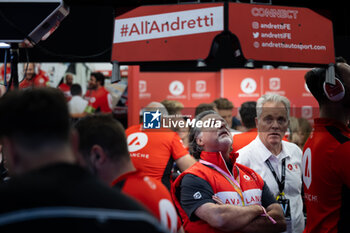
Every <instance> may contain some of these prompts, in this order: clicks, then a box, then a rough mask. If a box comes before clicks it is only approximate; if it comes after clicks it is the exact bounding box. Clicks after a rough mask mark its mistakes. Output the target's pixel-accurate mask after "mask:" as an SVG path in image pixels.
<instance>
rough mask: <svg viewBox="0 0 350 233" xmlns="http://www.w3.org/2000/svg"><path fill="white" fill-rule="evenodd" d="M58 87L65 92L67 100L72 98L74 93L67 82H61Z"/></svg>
mask: <svg viewBox="0 0 350 233" xmlns="http://www.w3.org/2000/svg"><path fill="white" fill-rule="evenodd" d="M58 88H59V89H60V90H61V91H62V92H63V94H64V96H65V97H66V99H67V101H69V100H70V99H72V94H71V93H70V86H69V85H67V84H66V83H61V84H60V85H59V86H58Z"/></svg>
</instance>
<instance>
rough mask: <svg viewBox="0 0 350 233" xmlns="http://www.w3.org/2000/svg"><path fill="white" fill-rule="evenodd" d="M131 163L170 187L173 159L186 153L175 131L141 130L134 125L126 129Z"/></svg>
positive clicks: (140, 127) (139, 126)
mask: <svg viewBox="0 0 350 233" xmlns="http://www.w3.org/2000/svg"><path fill="white" fill-rule="evenodd" d="M125 133H126V136H127V141H128V147H129V152H130V156H131V160H132V163H133V164H134V166H135V167H136V169H137V170H140V171H142V172H143V173H145V174H146V175H148V176H151V177H153V178H155V179H157V180H159V181H161V182H162V183H163V184H164V185H165V186H166V187H167V188H168V189H170V173H171V169H172V167H173V163H174V161H175V160H177V159H179V158H181V157H182V156H184V155H186V154H188V151H187V149H186V148H185V147H184V145H183V144H182V141H181V139H180V137H179V136H178V134H177V133H175V132H173V131H171V130H168V131H165V130H162V131H159V130H152V131H151V130H147V131H144V130H142V125H141V124H140V125H134V126H131V127H129V128H128V129H127V130H126V131H125Z"/></svg>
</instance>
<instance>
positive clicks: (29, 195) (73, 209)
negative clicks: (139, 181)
mask: <svg viewBox="0 0 350 233" xmlns="http://www.w3.org/2000/svg"><path fill="white" fill-rule="evenodd" d="M0 112H1V114H0V120H1V122H6V124H1V125H0V141H1V144H2V146H3V150H2V151H3V156H4V157H5V159H6V167H7V169H8V171H9V174H10V176H11V179H9V180H7V181H6V182H5V183H4V184H1V185H0V196H1V198H2V200H3V201H2V202H1V205H0V232H2V233H3V232H39V233H40V232H114V231H118V232H119V231H124V232H137V233H139V232H152V233H153V232H163V230H162V227H160V226H159V224H158V221H157V220H156V219H155V218H154V217H153V216H152V215H150V214H149V213H148V212H147V211H146V210H145V209H144V208H142V206H141V205H140V204H138V203H137V202H136V201H134V200H132V199H131V198H129V197H127V196H126V195H124V194H122V193H121V192H120V191H119V190H113V189H112V188H110V187H108V186H107V185H105V184H103V183H102V182H100V181H99V180H98V179H97V178H96V177H94V176H93V175H91V174H90V173H89V172H88V171H87V170H86V169H83V168H82V167H81V166H78V160H81V158H80V156H79V153H78V151H77V147H78V137H77V134H76V133H75V132H73V131H72V130H71V129H70V121H69V113H68V108H67V104H66V100H65V98H64V96H63V94H62V92H61V91H59V90H58V89H56V88H38V89H36V88H33V89H28V90H14V91H10V92H8V93H7V94H5V95H4V96H3V97H1V98H0ZM23 116H25V117H26V119H27V120H28V121H29V122H30V124H28V122H27V121H23Z"/></svg>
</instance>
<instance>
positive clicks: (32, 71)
mask: <svg viewBox="0 0 350 233" xmlns="http://www.w3.org/2000/svg"><path fill="white" fill-rule="evenodd" d="M24 71H25V72H26V77H25V78H26V79H27V80H31V79H32V78H33V77H34V75H35V65H34V63H28V66H27V67H26V68H25V70H24Z"/></svg>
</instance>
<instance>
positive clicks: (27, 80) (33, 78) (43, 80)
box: [19, 63, 50, 89]
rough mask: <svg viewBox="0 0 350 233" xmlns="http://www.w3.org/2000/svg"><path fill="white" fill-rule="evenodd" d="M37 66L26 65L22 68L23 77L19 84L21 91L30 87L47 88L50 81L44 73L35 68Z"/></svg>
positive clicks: (32, 64) (33, 64)
mask: <svg viewBox="0 0 350 233" xmlns="http://www.w3.org/2000/svg"><path fill="white" fill-rule="evenodd" d="M37 66H38V65H37V64H35V63H28V64H27V65H26V66H25V67H24V72H25V76H24V79H23V80H22V81H21V83H20V84H19V87H20V88H22V89H25V88H32V87H47V86H49V82H50V79H49V77H48V76H47V75H46V73H45V72H44V71H42V70H40V69H38V68H37Z"/></svg>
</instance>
